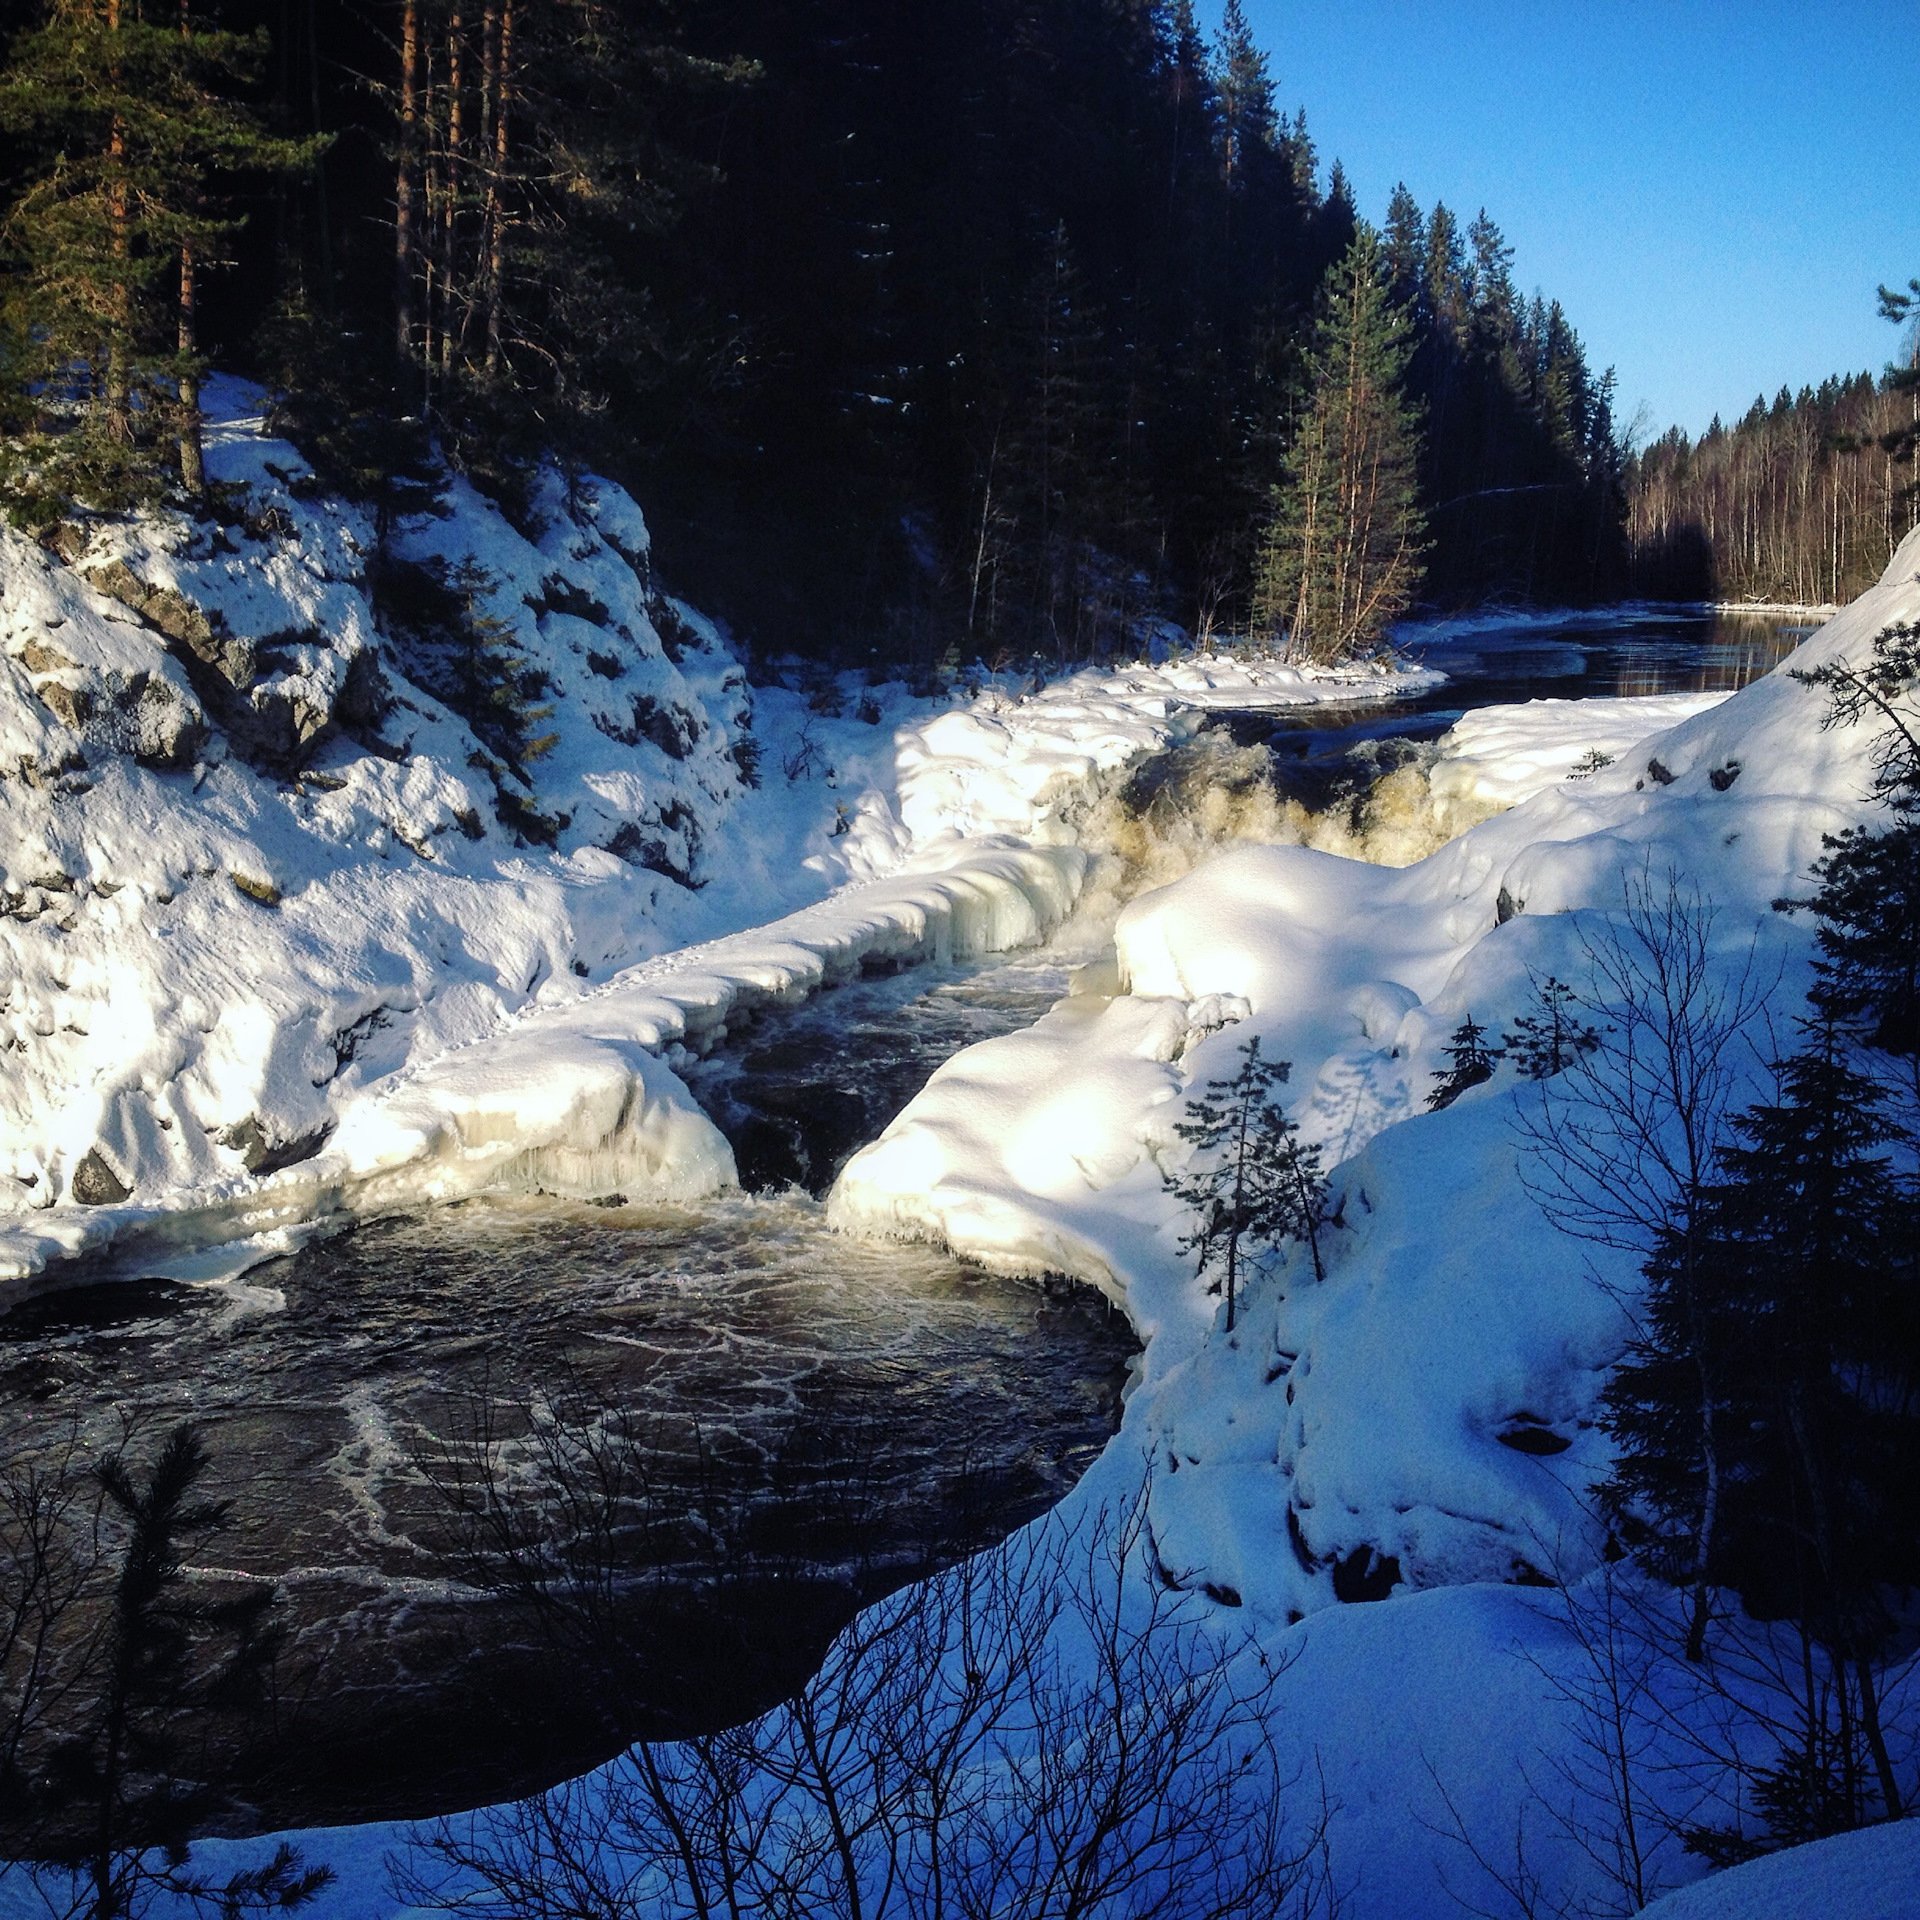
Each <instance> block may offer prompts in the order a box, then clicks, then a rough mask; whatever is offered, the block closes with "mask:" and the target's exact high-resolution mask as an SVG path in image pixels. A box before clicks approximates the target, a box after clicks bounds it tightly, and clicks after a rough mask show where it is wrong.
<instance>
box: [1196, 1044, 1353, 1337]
mask: <svg viewBox="0 0 1920 1920" xmlns="http://www.w3.org/2000/svg"><path fill="white" fill-rule="evenodd" d="M1239 1052H1240V1066H1239V1069H1238V1071H1236V1072H1235V1073H1233V1074H1231V1075H1230V1076H1228V1077H1226V1078H1224V1079H1220V1080H1211V1081H1209V1082H1208V1083H1207V1088H1206V1091H1205V1093H1203V1094H1202V1095H1201V1096H1200V1097H1199V1098H1197V1099H1194V1100H1190V1101H1189V1102H1188V1103H1187V1115H1188V1117H1187V1118H1186V1119H1185V1120H1183V1121H1179V1122H1176V1123H1175V1127H1174V1131H1175V1132H1176V1133H1177V1134H1178V1135H1179V1136H1180V1138H1181V1139H1182V1140H1185V1141H1186V1142H1187V1143H1188V1144H1189V1145H1190V1146H1191V1147H1192V1149H1193V1155H1192V1158H1191V1159H1190V1160H1189V1161H1188V1163H1187V1168H1186V1170H1185V1171H1184V1172H1183V1173H1179V1174H1172V1173H1170V1174H1168V1175H1167V1178H1166V1189H1167V1192H1168V1193H1169V1194H1171V1195H1172V1196H1173V1198H1174V1199H1176V1200H1178V1201H1179V1202H1180V1203H1181V1204H1182V1205H1183V1206H1185V1207H1188V1208H1191V1209H1192V1210H1193V1211H1194V1212H1195V1213H1196V1214H1197V1215H1198V1224H1197V1225H1196V1226H1195V1227H1194V1228H1193V1230H1192V1231H1191V1232H1190V1233H1188V1234H1187V1235H1186V1237H1185V1238H1184V1239H1183V1240H1182V1241H1181V1242H1180V1251H1181V1252H1182V1253H1187V1254H1192V1255H1194V1256H1196V1258H1197V1260H1198V1263H1199V1272H1200V1277H1201V1278H1202V1279H1203V1280H1204V1279H1205V1278H1206V1277H1207V1275H1208V1274H1209V1273H1214V1272H1217V1273H1218V1274H1219V1279H1218V1280H1216V1281H1215V1282H1214V1284H1213V1285H1212V1286H1211V1287H1210V1288H1209V1291H1210V1292H1214V1293H1219V1292H1224V1293H1225V1295H1226V1303H1227V1331H1228V1332H1229V1333H1231V1332H1232V1331H1233V1328H1234V1323H1235V1320H1236V1318H1237V1315H1238V1303H1239V1294H1240V1277H1241V1270H1242V1268H1243V1266H1244V1264H1245V1255H1244V1252H1243V1246H1244V1245H1245V1244H1248V1243H1252V1244H1263V1243H1264V1244H1268V1245H1272V1244H1276V1243H1278V1242H1279V1241H1281V1240H1283V1239H1286V1238H1289V1237H1291V1238H1294V1239H1297V1240H1300V1241H1302V1242H1303V1243H1304V1244H1305V1245H1306V1247H1307V1250H1308V1252H1309V1254H1310V1255H1311V1257H1312V1260H1313V1271H1314V1277H1315V1278H1316V1279H1321V1278H1324V1277H1325V1269H1324V1267H1323V1266H1322V1264H1321V1257H1320V1228H1321V1227H1322V1226H1323V1225H1324V1224H1325V1221H1326V1177H1325V1175H1324V1173H1323V1172H1322V1171H1321V1166H1320V1150H1319V1148H1318V1147H1317V1146H1310V1145H1305V1144H1303V1143H1302V1141H1301V1139H1300V1128H1299V1125H1298V1123H1297V1122H1296V1121H1294V1120H1293V1119H1292V1118H1291V1117H1290V1116H1289V1115H1288V1114H1287V1112H1286V1110H1285V1108H1284V1107H1282V1106H1281V1105H1280V1103H1279V1102H1278V1101H1277V1100H1275V1098H1274V1090H1275V1089H1276V1088H1277V1087H1280V1086H1283V1085H1285V1083H1286V1079H1287V1075H1288V1072H1289V1071H1290V1063H1289V1062H1287V1061H1285V1060H1263V1059H1262V1058H1261V1057H1260V1038H1259V1036H1258V1035H1257V1034H1256V1035H1255V1036H1254V1037H1253V1038H1252V1039H1250V1040H1249V1041H1247V1042H1246V1044H1245V1045H1244V1046H1242V1047H1241V1048H1240V1049H1239Z"/></svg>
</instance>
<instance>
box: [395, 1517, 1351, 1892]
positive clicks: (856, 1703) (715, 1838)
mask: <svg viewBox="0 0 1920 1920" xmlns="http://www.w3.org/2000/svg"><path fill="white" fill-rule="evenodd" d="M1145 1529H1146V1506H1145V1501H1144V1498H1142V1499H1140V1500H1138V1501H1136V1502H1135V1503H1133V1504H1131V1505H1130V1506H1129V1507H1128V1508H1127V1509H1126V1510H1125V1511H1122V1512H1119V1513H1103V1514H1100V1515H1097V1516H1092V1517H1090V1518H1089V1519H1087V1520H1086V1521H1084V1522H1083V1523H1082V1524H1080V1525H1079V1526H1077V1527H1070V1526H1068V1525H1066V1524H1064V1523H1059V1522H1049V1523H1045V1524H1043V1525H1041V1526H1039V1527H1037V1528H1035V1529H1032V1530H1030V1531H1028V1532H1026V1533H1023V1534H1021V1535H1019V1536H1017V1537H1016V1538H1015V1539H1014V1540H1012V1541H1010V1542H1008V1543H1007V1544H1006V1545H1004V1546H1002V1547H999V1548H996V1549H994V1550H993V1551H991V1552H989V1553H986V1554H982V1555H980V1556H977V1557H976V1558H974V1559H972V1560H970V1561H968V1562H966V1563H964V1564H963V1565H961V1566H958V1567H954V1568H951V1569H949V1570H947V1571H946V1572H944V1573H941V1574H938V1575H936V1576H935V1577H933V1578H932V1579H930V1580H928V1581H925V1582H923V1583H921V1584H920V1585H918V1586H916V1587H913V1588H910V1589H907V1590H905V1591H903V1592H901V1593H899V1594H896V1595H894V1596H893V1597H892V1598H891V1599H890V1600H888V1601H886V1602H884V1603H883V1604H881V1605H879V1606H877V1607H874V1608H870V1609H869V1610H868V1611H867V1612H866V1613H864V1614H862V1615H861V1616H860V1617H859V1618H858V1619H857V1620H856V1621H855V1623H854V1625H853V1626H852V1627H851V1628H850V1629H849V1630H848V1632H847V1633H846V1634H844V1635H843V1636H842V1637H841V1638H840V1639H839V1640H838V1641H837V1642H836V1643H835V1644H834V1646H833V1648H832V1650H831V1651H830V1653H829V1655H828V1657H827V1660H826V1662H825V1664H824V1665H823V1666H822V1668H821V1670H820V1671H819V1672H818V1673H817V1674H816V1675H815V1676H814V1677H813V1678H812V1679H811V1680H809V1681H808V1682H807V1683H806V1684H805V1685H804V1686H802V1687H800V1688H799V1689H797V1690H796V1692H795V1693H794V1694H793V1695H792V1696H791V1697H790V1698H789V1699H788V1700H786V1701H785V1702H783V1703H782V1704H781V1705H780V1706H779V1707H778V1708H776V1709H775V1710H774V1711H773V1712H772V1713H770V1714H768V1715H766V1716H764V1717H763V1718H762V1719H761V1720H759V1721H758V1722H756V1723H754V1724H752V1725H750V1726H746V1727H740V1728H734V1729H731V1730H728V1731H726V1732H723V1733H719V1734H714V1735H707V1736H702V1737H697V1738H693V1739H689V1740H684V1741H680V1742H676V1743H670V1744H667V1743H642V1744H641V1745H638V1746H636V1747H634V1748H633V1749H631V1750H630V1751H629V1752H628V1753H627V1754H626V1755H624V1756H623V1757H622V1758H621V1759H620V1760H618V1761H616V1762H614V1763H613V1764H612V1765H611V1766H609V1767H608V1768H605V1769H603V1770H602V1771H601V1772H600V1773H598V1774H596V1775H591V1776H588V1777H587V1778H586V1779H584V1780H580V1781H573V1782H569V1783H567V1784H565V1785H563V1786H561V1787H558V1788H555V1789H554V1790H552V1791H551V1792H549V1793H545V1794H541V1795H538V1796H536V1797H534V1798H533V1799H530V1800H527V1801H524V1802H522V1803H520V1804H519V1805H517V1806H514V1807H512V1808H508V1809H504V1810H499V1809H496V1810H493V1811H490V1812H487V1813H484V1814H478V1815H472V1816H468V1817H466V1818H463V1819H460V1820H454V1821H443V1822H441V1823H440V1825H439V1826H438V1828H437V1830H436V1831H435V1833H434V1834H433V1836H432V1837H431V1839H430V1840H429V1841H428V1842H426V1843H425V1844H424V1845H423V1846H422V1847H421V1848H419V1849H417V1850H416V1852H415V1854H414V1855H413V1856H412V1857H411V1858H410V1859H409V1860H407V1861H406V1862H404V1863H403V1864H402V1865H401V1866H400V1867H399V1868H398V1870H397V1871H398V1874H399V1878H400V1880H401V1891H402V1893H403V1895H404V1897H405V1898H407V1899H408V1900H409V1901H410V1902H412V1903H414V1904H416V1905H421V1906H424V1907H427V1908H429V1909H431V1910H436V1911H441V1912H450V1913H458V1914H463V1915H471V1916H476V1920H478V1917H480V1916H486V1917H488V1920H492V1917H493V1916H499V1920H505V1917H506V1916H508V1915H512V1916H515V1920H561V1916H569V1917H571V1916H579V1915H587V1914H591V1915H594V1916H596V1920H625V1917H626V1916H632V1920H642V1916H645V1920H680V1917H681V1916H688V1917H690V1920H712V1917H714V1916H722V1915H724V1916H727V1920H749V1917H751V1920H801V1916H809V1915H820V1914H828V1913H832V1914H836V1915H845V1916H849V1920H989V1917H991V1920H1100V1917H1101V1916H1114V1917H1115V1920H1117V1916H1119V1915H1122V1914H1124V1915H1127V1916H1130V1917H1132V1916H1142V1917H1144V1916H1150V1915H1152V1916H1164V1917H1165V1920H1232V1917H1233V1916H1244V1920H1278V1917H1279V1916H1283V1915H1285V1916H1301V1917H1302V1920H1304V1916H1307V1915H1311V1914H1314V1913H1318V1912H1331V1910H1332V1908H1333V1905H1334V1902H1333V1898H1332V1888H1331V1884H1330V1881H1329V1878H1328V1875H1327V1870H1326V1859H1325V1832H1326V1821H1327V1807H1326V1802H1325V1796H1324V1793H1323V1792H1322V1793H1319V1794H1315V1793H1313V1792H1310V1791H1305V1790H1303V1782H1302V1781H1301V1780H1300V1779H1299V1778H1298V1776H1297V1774H1295V1773H1293V1772H1291V1771H1289V1770H1288V1769H1287V1767H1286V1766H1285V1763H1284V1762H1283V1760H1282V1759H1281V1757H1280V1754H1279V1752H1278V1749H1277V1745H1276V1742H1275V1738H1274V1715H1275V1713H1276V1711H1277V1703H1276V1697H1275V1685H1276V1682H1277V1680H1278V1678H1279V1675H1280V1672H1281V1671H1282V1668H1281V1667H1280V1666H1279V1665H1277V1664H1276V1663H1275V1662H1274V1661H1273V1660H1272V1659H1271V1658H1270V1657H1269V1656H1266V1655H1264V1654H1263V1653H1262V1652H1261V1651H1260V1649H1259V1648H1258V1647H1257V1645H1256V1644H1255V1643H1254V1642H1253V1641H1252V1640H1251V1638H1250V1637H1246V1636H1242V1635H1238V1634H1226V1635H1222V1634H1221V1633H1220V1632H1219V1631H1218V1629H1217V1627H1216V1625H1215V1624H1214V1621H1213V1619H1212V1618H1211V1617H1209V1616H1208V1615H1206V1614H1203V1613H1202V1612H1200V1611H1197V1610H1196V1609H1195V1605H1194V1603H1193V1602H1192V1601H1191V1600H1190V1599H1189V1598H1188V1597H1186V1596H1183V1595H1181V1594H1178V1593H1175V1592H1173V1591H1171V1590H1169V1589H1168V1588H1166V1587H1165V1586H1164V1585H1163V1584H1161V1583H1159V1582H1158V1581H1157V1580H1156V1579H1155V1578H1154V1577H1153V1575H1152V1574H1151V1573H1150V1572H1149V1571H1148V1570H1147V1567H1148V1564H1149V1563H1150V1561H1151V1558H1152V1556H1151V1555H1150V1554H1149V1553H1147V1552H1145V1551H1144V1550H1143V1548H1144V1543H1145Z"/></svg>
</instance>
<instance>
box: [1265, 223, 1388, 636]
mask: <svg viewBox="0 0 1920 1920" xmlns="http://www.w3.org/2000/svg"><path fill="white" fill-rule="evenodd" d="M1386 278H1387V270H1386V266H1385V263H1384V261H1383V258H1382V255H1381V249H1380V240H1379V236H1378V235H1377V234H1376V233H1375V232H1374V231H1373V229H1372V228H1371V227H1368V226H1365V225H1362V226H1361V228H1360V229H1359V231H1358V233H1357V234H1356V235H1355V237H1354V241H1353V244H1352V245H1351V246H1350V247H1349V248H1348V249H1347V251H1346V253H1345V254H1344V255H1343V256H1342V257H1341V259H1340V260H1339V261H1338V262H1337V263H1336V264H1335V266H1334V267H1333V268H1332V270H1331V271H1330V272H1329V274H1328V276H1327V282H1326V289H1325V295H1324V301H1325V304H1324V309H1323V311H1322V314H1321V318H1320V322H1319V326H1318V329H1317V330H1316V332H1315V335H1314V344H1313V350H1312V352H1311V354H1310V355H1309V357H1308V364H1307V373H1308V381H1309V385H1310V388H1311V393H1312V398H1311V400H1310V402H1309V404H1308V408H1307V411H1306V415H1305V417H1304V418H1303V419H1302V421H1301V423H1300V427H1299V430H1298V433H1297V435H1296V437H1295V439H1294V444H1293V446H1292V448H1291V450H1290V451H1289V453H1288V455H1287V459H1286V463H1285V466H1284V468H1283V470H1282V473H1281V477H1280V481H1279V484H1278V485H1277V486H1276V487H1275V489H1274V493H1273V507H1272V514H1271V517H1270V518H1269V520H1268V522H1267V526H1266V529H1265V531H1264V533H1263V534H1262V535H1261V537H1260V542H1259V547H1258V550H1257V553H1256V555H1255V560H1254V587H1253V629H1254V632H1255V633H1256V634H1257V635H1262V636H1266V637H1278V636H1279V635H1280V634H1282V633H1284V634H1285V636H1286V644H1287V650H1288V652H1289V654H1290V655H1291V656H1292V657H1294V658H1296V659H1301V660H1309V661H1328V660H1344V659H1348V658H1351V657H1352V656H1353V655H1355V654H1358V653H1364V652H1366V651H1367V650H1368V649H1369V648H1371V647H1373V646H1375V645H1377V644H1378V642H1379V640H1380V638H1381V636H1382V635H1383V634H1384V633H1385V632H1386V629H1387V627H1388V626H1389V624H1390V623H1391V622H1393V621H1394V620H1396V619H1398V618H1399V617H1400V615H1401V614H1403V613H1404V612H1405V611H1406V610H1407V608H1408V606H1409V605H1411V604H1412V601H1413V596H1414V595H1415V593H1416V592H1418V590H1419V586H1420V581H1421V577H1422V573H1423V570H1424V561H1423V555H1424V553H1425V537H1426V521H1425V517H1424V515H1423V513H1422V511H1421V506H1420V478H1419V457H1420V428H1419V419H1418V415H1417V413H1416V410H1415V408H1414V405H1413V403H1412V402H1411V401H1410V400H1408V398H1407V396H1406V394H1405V393H1404V391H1403V390H1402V383H1403V380H1404V377H1405V374H1406V370H1407V361H1408V355H1409V353H1410V351H1411V348H1410V345H1409V335H1408V329H1407V321H1406V318H1405V316H1404V315H1403V314H1402V313H1401V311H1400V309H1399V308H1398V307H1397V306H1396V305H1395V304H1394V302H1393V300H1392V298H1391V297H1390V295H1389V293H1388V290H1387V284H1386Z"/></svg>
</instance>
